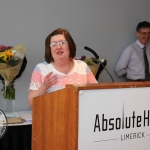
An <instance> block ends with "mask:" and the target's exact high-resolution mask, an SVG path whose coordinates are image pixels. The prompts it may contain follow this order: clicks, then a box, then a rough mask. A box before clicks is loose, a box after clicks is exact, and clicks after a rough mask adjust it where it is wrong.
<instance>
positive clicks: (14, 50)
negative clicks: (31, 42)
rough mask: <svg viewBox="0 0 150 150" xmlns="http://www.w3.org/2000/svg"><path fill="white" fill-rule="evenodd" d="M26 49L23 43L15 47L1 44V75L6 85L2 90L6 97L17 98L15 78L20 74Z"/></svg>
mask: <svg viewBox="0 0 150 150" xmlns="http://www.w3.org/2000/svg"><path fill="white" fill-rule="evenodd" d="M25 54H26V49H25V47H24V45H23V44H21V45H17V46H15V47H11V46H4V45H0V75H1V76H2V78H3V80H4V87H3V89H2V90H1V91H2V92H3V97H4V98H5V99H9V100H14V99H15V89H14V87H13V84H12V82H13V80H14V79H15V77H16V76H17V75H18V73H19V71H20V69H21V66H22V63H23V60H24V57H25Z"/></svg>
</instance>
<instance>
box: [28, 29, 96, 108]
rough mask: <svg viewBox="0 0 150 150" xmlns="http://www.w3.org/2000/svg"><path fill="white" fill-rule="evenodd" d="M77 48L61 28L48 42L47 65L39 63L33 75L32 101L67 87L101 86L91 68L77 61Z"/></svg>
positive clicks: (30, 92) (30, 98)
mask: <svg viewBox="0 0 150 150" xmlns="http://www.w3.org/2000/svg"><path fill="white" fill-rule="evenodd" d="M75 55H76V45H75V42H74V40H73V38H72V37H71V35H70V33H69V31H68V30H66V29H62V28H58V29H56V30H54V31H53V32H52V33H50V34H49V35H48V36H47V38H46V39H45V62H41V63H39V64H37V65H36V66H35V68H34V70H33V72H32V76H31V82H30V86H29V94H28V102H29V105H30V106H31V107H32V99H33V98H34V97H37V96H40V95H43V94H45V93H50V92H53V91H56V90H59V89H62V88H65V85H66V84H90V83H98V82H97V80H96V79H95V77H94V75H93V73H92V71H91V69H90V68H89V67H88V66H87V64H86V63H85V62H83V61H81V60H75V59H74V57H75Z"/></svg>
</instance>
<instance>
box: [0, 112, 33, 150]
mask: <svg viewBox="0 0 150 150" xmlns="http://www.w3.org/2000/svg"><path fill="white" fill-rule="evenodd" d="M16 113H17V114H18V116H20V117H22V118H23V119H24V120H25V122H24V123H21V124H9V125H8V128H7V132H6V134H5V135H4V136H3V137H2V139H0V150H31V133H32V119H31V113H32V112H31V111H23V112H16Z"/></svg>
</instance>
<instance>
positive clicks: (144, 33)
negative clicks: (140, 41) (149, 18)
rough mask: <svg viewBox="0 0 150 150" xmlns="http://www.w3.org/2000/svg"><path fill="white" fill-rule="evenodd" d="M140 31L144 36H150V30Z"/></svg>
mask: <svg viewBox="0 0 150 150" xmlns="http://www.w3.org/2000/svg"><path fill="white" fill-rule="evenodd" d="M139 33H141V34H142V35H143V36H146V35H148V36H150V32H147V33H146V32H139Z"/></svg>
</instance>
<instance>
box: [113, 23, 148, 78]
mask: <svg viewBox="0 0 150 150" xmlns="http://www.w3.org/2000/svg"><path fill="white" fill-rule="evenodd" d="M136 36H137V41H136V42H134V43H133V44H131V45H130V46H128V47H127V48H126V49H125V50H124V51H123V53H122V55H121V57H120V58H119V61H118V63H117V65H116V68H115V71H116V73H117V75H118V76H123V75H124V76H126V78H127V81H150V74H149V70H150V68H149V66H150V65H149V63H150V43H149V40H150V23H149V22H147V21H143V22H140V23H139V24H138V25H137V28H136ZM144 50H146V51H145V53H144ZM146 54H147V56H146Z"/></svg>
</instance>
